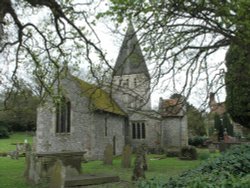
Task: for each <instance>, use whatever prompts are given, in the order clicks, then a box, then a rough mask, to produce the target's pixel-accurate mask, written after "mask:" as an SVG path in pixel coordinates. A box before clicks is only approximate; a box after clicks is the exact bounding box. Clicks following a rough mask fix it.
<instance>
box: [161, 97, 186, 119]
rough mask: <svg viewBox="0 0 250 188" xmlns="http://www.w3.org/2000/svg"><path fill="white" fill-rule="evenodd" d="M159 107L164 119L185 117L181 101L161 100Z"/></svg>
mask: <svg viewBox="0 0 250 188" xmlns="http://www.w3.org/2000/svg"><path fill="white" fill-rule="evenodd" d="M159 107H160V109H159V110H160V113H161V115H162V116H163V117H171V116H183V113H182V109H183V103H182V102H181V101H180V100H179V99H160V105H159Z"/></svg>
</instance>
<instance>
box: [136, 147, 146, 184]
mask: <svg viewBox="0 0 250 188" xmlns="http://www.w3.org/2000/svg"><path fill="white" fill-rule="evenodd" d="M147 169H148V165H147V160H146V145H145V144H142V145H141V146H140V147H139V148H137V150H136V159H135V166H134V171H133V176H132V180H133V181H137V180H138V179H140V178H145V170H147Z"/></svg>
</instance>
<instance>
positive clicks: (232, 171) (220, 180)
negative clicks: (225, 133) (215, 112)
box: [139, 145, 250, 188]
mask: <svg viewBox="0 0 250 188" xmlns="http://www.w3.org/2000/svg"><path fill="white" fill-rule="evenodd" d="M249 174H250V145H238V146H234V147H232V148H231V149H230V150H228V151H227V152H225V153H223V154H222V155H221V156H219V157H218V158H215V159H214V158H210V159H209V160H207V161H206V163H203V164H202V165H200V166H199V167H198V168H196V169H194V170H189V171H186V172H184V173H183V174H181V175H180V176H178V177H176V178H170V179H169V181H168V182H167V183H165V184H162V183H160V182H159V183H157V182H156V181H157V180H155V179H154V180H149V181H148V182H144V185H147V186H145V187H147V188H154V187H158V188H161V187H162V188H163V187H164V188H183V187H188V188H191V187H192V188H217V187H225V188H226V187H228V188H229V187H230V188H248V187H249V185H250V175H249ZM151 185H152V186H151ZM154 185H157V186H154ZM139 187H140V186H139ZM141 188H142V186H141Z"/></svg>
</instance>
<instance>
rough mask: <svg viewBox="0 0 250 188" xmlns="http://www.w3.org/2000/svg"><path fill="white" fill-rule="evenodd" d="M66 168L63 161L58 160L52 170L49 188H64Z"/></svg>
mask: <svg viewBox="0 0 250 188" xmlns="http://www.w3.org/2000/svg"><path fill="white" fill-rule="evenodd" d="M65 173H66V172H65V168H64V166H63V164H62V161H61V160H57V161H56V162H55V164H54V166H53V167H52V169H51V176H50V182H49V188H64V181H65Z"/></svg>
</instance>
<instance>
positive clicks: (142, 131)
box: [132, 122, 146, 139]
mask: <svg viewBox="0 0 250 188" xmlns="http://www.w3.org/2000/svg"><path fill="white" fill-rule="evenodd" d="M132 138H133V139H145V138H146V127H145V123H144V122H133V123H132Z"/></svg>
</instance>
